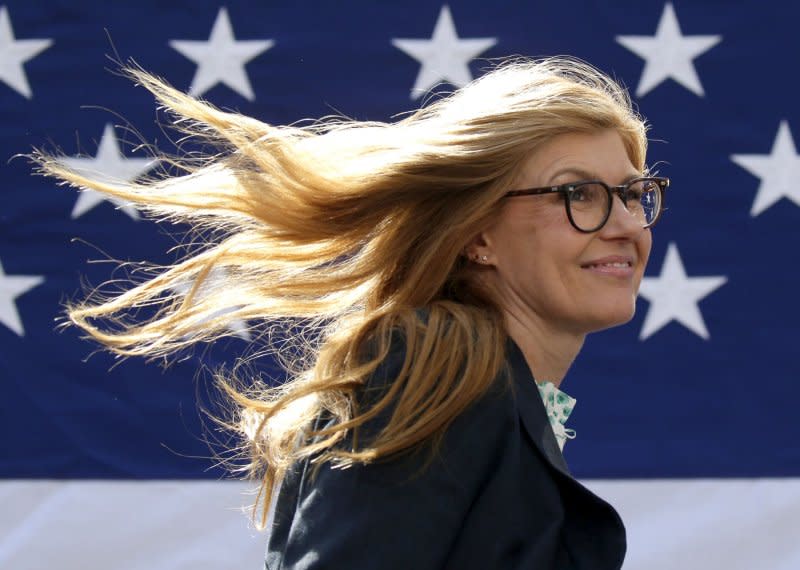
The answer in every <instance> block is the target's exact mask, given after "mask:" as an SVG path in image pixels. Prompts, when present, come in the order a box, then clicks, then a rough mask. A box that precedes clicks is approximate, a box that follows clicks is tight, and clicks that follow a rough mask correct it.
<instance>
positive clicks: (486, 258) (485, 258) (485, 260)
mask: <svg viewBox="0 0 800 570" xmlns="http://www.w3.org/2000/svg"><path fill="white" fill-rule="evenodd" d="M481 261H483V262H484V263H486V262H487V261H489V258H488V257H486V256H485V255H483V256H481Z"/></svg>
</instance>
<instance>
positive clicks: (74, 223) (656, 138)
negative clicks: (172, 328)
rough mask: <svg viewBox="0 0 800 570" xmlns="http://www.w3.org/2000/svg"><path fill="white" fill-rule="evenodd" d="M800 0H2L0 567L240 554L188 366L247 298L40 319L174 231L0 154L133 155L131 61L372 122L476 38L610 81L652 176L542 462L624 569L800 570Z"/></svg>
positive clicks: (141, 95) (414, 98) (470, 67)
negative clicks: (574, 60) (650, 213)
mask: <svg viewBox="0 0 800 570" xmlns="http://www.w3.org/2000/svg"><path fill="white" fill-rule="evenodd" d="M798 20H800V7H797V6H794V5H792V4H790V3H782V2H755V1H753V0H741V1H738V2H714V1H711V0H695V1H692V2H689V1H682V0H681V1H674V2H662V1H655V0H648V1H645V2H642V1H639V0H637V1H634V0H621V1H618V2H611V3H605V2H592V1H589V0H565V1H562V2H553V1H546V0H535V1H530V2H494V3H486V2H476V1H467V0H464V1H459V2H452V3H451V4H440V3H437V2H430V1H428V2H424V1H421V0H415V1H408V2H403V3H396V2H392V3H388V2H387V3H382V2H368V1H350V2H336V3H334V2H303V3H290V2H259V3H255V2H244V1H231V2H227V3H226V4H217V3H212V2H205V1H203V2H197V1H193V2H186V1H178V0H175V1H172V2H156V1H154V0H141V1H139V2H100V1H89V0H86V1H81V0H78V1H74V2H61V1H52V2H40V1H30V0H28V1H22V0H19V1H17V0H13V1H8V2H5V3H4V4H0V116H1V117H2V121H0V155H1V156H3V157H4V160H3V161H2V162H0V169H2V170H1V171H2V175H1V176H0V195H1V196H2V198H3V200H2V206H1V207H0V358H2V360H1V361H0V362H1V363H0V377H1V378H2V393H3V397H2V398H0V428H2V440H0V441H2V453H0V496H2V505H3V507H2V509H0V530H1V531H2V532H0V567H2V568H13V569H20V568H44V567H50V566H55V565H58V567H59V568H126V569H127V568H131V569H134V568H148V569H155V568H159V569H160V568H165V569H166V568H170V569H174V568H193V569H198V568H220V569H221V568H232V567H240V568H243V567H252V568H256V567H261V566H262V565H263V562H262V553H263V536H261V535H258V534H257V533H256V532H255V531H253V530H252V529H251V528H250V527H249V526H248V520H247V517H246V516H244V515H242V514H241V513H240V512H239V507H241V506H242V505H246V504H247V503H248V502H249V501H250V500H251V497H250V496H248V495H247V494H246V493H245V492H244V491H246V490H247V489H248V488H249V487H248V485H246V484H242V483H231V482H224V481H222V479H223V478H224V475H225V472H224V468H223V467H221V466H220V465H219V464H218V462H217V461H216V459H215V458H214V456H213V452H212V451H213V449H214V446H211V448H210V447H209V441H208V440H209V439H213V438H214V437H215V434H217V432H216V431H215V428H214V426H213V425H209V423H208V420H207V417H206V416H205V415H204V413H203V412H202V410H201V407H202V406H204V405H206V404H207V403H208V401H209V394H208V383H207V380H208V378H207V377H206V376H203V375H198V374H197V371H198V369H199V368H200V367H201V366H203V365H205V366H215V365H218V364H222V363H232V362H233V361H234V360H235V358H236V356H237V355H240V354H242V353H243V351H244V350H245V349H246V347H247V345H248V342H249V337H248V334H247V332H246V325H247V323H235V322H234V323H231V331H230V332H231V335H230V339H229V340H225V341H222V342H218V343H215V344H214V345H211V346H206V347H203V348H202V349H200V350H197V351H196V352H194V353H192V354H190V355H187V356H186V357H185V358H182V359H181V360H180V361H178V362H176V363H174V364H173V365H171V366H169V367H163V366H160V363H159V362H156V363H145V362H142V361H139V360H135V359H128V360H124V361H120V360H117V359H115V358H113V357H111V356H109V355H107V354H105V353H102V352H96V351H95V349H96V347H95V346H93V345H91V344H89V343H87V342H86V341H84V340H81V338H80V334H79V333H78V332H77V331H76V330H75V329H71V328H67V329H57V328H56V324H57V323H56V321H55V319H56V318H57V317H58V316H59V315H61V314H62V311H63V309H62V304H63V303H64V302H65V301H66V300H68V299H71V298H75V297H76V296H78V295H79V293H80V291H81V290H82V287H84V286H86V285H89V286H93V285H98V284H100V283H102V282H104V281H106V280H108V279H110V278H113V279H120V280H124V279H126V278H127V277H128V275H127V274H125V273H124V272H119V271H117V272H113V265H112V264H110V263H88V261H89V260H98V259H116V260H122V261H141V260H147V261H152V262H155V263H169V262H170V261H173V260H174V258H173V257H171V256H170V255H171V254H170V253H169V251H170V249H171V248H173V247H174V246H175V244H176V238H175V237H174V236H173V235H172V234H171V233H170V231H171V230H173V229H175V228H171V227H170V226H160V225H156V224H153V223H150V222H147V221H145V220H143V218H142V216H141V215H140V214H139V212H137V211H136V209H135V208H133V207H131V206H130V205H127V204H124V203H120V202H116V201H114V200H111V199H108V198H106V197H103V196H101V195H99V194H96V193H93V192H82V193H78V192H76V191H74V190H70V189H67V188H64V187H58V186H57V185H55V184H54V183H53V182H52V181H51V180H45V179H43V178H40V177H33V176H31V174H30V172H31V167H30V164H29V163H28V162H27V161H26V160H25V159H24V158H13V159H12V157H13V156H14V155H16V154H18V153H26V152H29V151H30V149H31V148H32V147H34V146H35V147H44V148H45V149H49V150H51V151H53V150H58V151H60V152H62V153H63V154H64V156H65V157H66V158H65V160H66V161H67V162H68V164H70V165H71V166H73V167H76V168H79V169H85V170H91V171H95V172H97V173H99V174H100V175H102V176H113V177H116V178H121V179H125V180H132V179H134V178H136V177H138V176H141V175H144V174H147V173H148V172H151V171H152V170H153V169H154V168H155V167H157V161H155V160H154V159H153V158H152V155H151V154H149V153H147V152H144V151H143V150H142V149H141V148H137V146H138V145H139V144H140V143H141V142H147V143H148V144H150V145H152V146H153V147H154V148H156V149H158V150H161V151H164V152H170V151H173V152H174V150H175V146H174V141H173V139H172V138H171V137H170V133H169V132H168V131H167V130H165V129H164V128H163V125H161V123H162V122H163V120H164V117H163V116H161V115H158V114H157V113H156V111H155V105H154V102H153V99H152V97H151V96H150V95H149V94H148V93H147V92H146V91H145V90H144V89H141V88H137V87H135V86H134V85H133V84H132V83H131V82H130V81H129V80H128V79H126V78H125V77H122V76H121V75H120V74H119V73H118V70H119V65H118V62H119V61H127V60H129V59H133V60H135V61H136V62H137V63H138V64H139V65H141V66H142V67H143V68H145V69H147V70H149V71H152V72H153V73H155V74H157V75H159V76H162V77H164V78H165V79H166V80H167V81H169V82H170V83H171V84H173V85H175V86H176V87H178V88H180V89H182V90H185V91H187V92H189V93H191V94H193V95H196V96H199V97H202V98H205V99H208V100H209V101H211V102H213V103H214V104H216V105H218V106H220V107H223V108H226V109H234V110H238V111H241V112H242V113H245V114H247V115H252V116H254V117H257V118H259V119H261V120H263V121H266V122H269V123H273V124H287V123H292V122H295V121H298V120H301V119H305V118H309V117H312V118H313V117H320V116H324V115H330V114H344V115H347V116H350V117H353V118H356V119H364V120H391V119H392V117H394V116H396V115H397V114H398V113H402V112H404V111H408V110H411V109H414V108H416V107H418V106H419V105H421V104H423V102H424V101H425V97H424V94H425V93H426V92H427V91H428V90H430V89H431V88H437V86H439V88H440V89H444V90H447V89H452V88H453V87H458V86H461V85H464V84H466V83H467V82H469V81H470V80H471V79H473V78H475V77H477V76H479V75H480V74H481V73H483V72H484V71H485V70H486V69H487V68H488V67H489V65H490V60H492V59H494V58H500V57H504V56H509V55H524V56H547V55H560V54H569V55H573V56H576V57H579V58H582V59H585V60H587V61H589V62H590V63H592V64H593V65H595V66H597V67H599V68H600V69H602V70H604V71H606V72H607V73H609V74H611V75H612V76H613V77H615V78H616V79H617V80H619V81H621V82H622V83H624V84H625V85H626V86H627V87H628V88H629V90H630V92H631V95H632V97H633V99H634V101H635V104H636V105H637V107H638V109H639V110H640V112H641V113H642V114H643V115H644V116H645V117H646V118H647V119H648V122H649V123H650V125H651V129H650V131H649V138H650V148H649V154H648V161H649V164H650V166H651V167H652V169H653V170H654V171H657V172H658V174H659V175H664V176H669V177H670V178H671V179H672V185H671V186H670V188H669V189H668V193H667V197H666V205H667V211H666V212H665V214H664V216H663V217H662V220H661V221H660V222H659V224H658V226H656V227H655V228H654V230H653V241H654V245H653V250H652V254H651V258H650V263H649V266H648V269H647V272H646V275H645V278H644V281H643V283H642V287H641V291H640V299H639V301H638V305H637V313H636V316H635V318H634V319H633V321H632V322H631V323H629V324H628V325H626V326H623V327H619V328H616V329H613V330H609V331H605V332H602V333H598V334H594V335H591V336H590V337H589V338H588V339H587V342H586V345H585V347H584V349H583V351H582V353H581V354H580V356H579V357H578V359H577V361H576V362H575V364H574V365H573V367H572V369H571V370H570V371H569V374H568V376H567V378H566V379H565V381H564V383H563V384H562V387H563V388H564V389H565V390H566V391H567V392H568V393H569V394H570V395H572V396H574V397H575V398H577V401H578V403H577V406H576V407H575V410H574V412H573V413H572V415H571V416H570V420H569V424H570V427H571V428H574V429H575V431H576V433H577V437H576V438H575V439H574V440H571V441H569V442H568V444H567V445H566V447H565V450H564V452H565V457H566V459H567V462H568V463H569V465H570V467H571V469H572V471H573V472H574V474H575V475H576V476H577V477H578V478H579V479H581V480H582V481H584V482H585V483H586V484H587V485H588V486H590V487H592V488H593V489H595V490H596V491H597V492H598V493H599V494H601V495H602V496H604V497H605V498H606V499H608V500H609V501H610V502H611V503H612V504H614V505H615V506H616V507H617V508H618V510H619V511H620V513H621V515H622V518H623V520H624V521H625V523H626V527H627V530H628V541H629V550H628V557H627V560H626V564H625V568H628V569H632V570H637V569H640V568H642V569H644V568H647V569H648V570H654V569H673V568H686V569H692V568H698V569H700V568H702V569H704V570H709V569H725V570H731V569H742V570H744V569H752V568H770V569H778V570H794V569H797V568H800V546H799V545H798V543H797V540H796V539H797V535H798V531H800V446H799V445H798V444H797V441H798V437H799V436H800V423H799V422H798V412H797V405H798V401H800V374H798V364H797V354H798V352H797V351H798V348H797V344H798V342H797V338H798V335H797V333H796V331H795V328H794V327H795V325H797V324H798V321H799V320H800V301H798V295H797V292H798V290H800V265H798V263H797V260H798V254H797V242H798V239H797V237H798V227H800V154H798V147H797V142H796V141H797V140H798V138H800V111H799V110H798V105H797V93H798V87H800V79H798V77H797V74H796V73H794V70H795V69H796V67H797V61H798V56H799V55H800V39H798V35H797V32H796V23H797V21H798ZM222 277H223V278H224V276H222ZM264 365H265V366H266V367H267V368H269V367H270V366H274V365H273V364H272V363H270V362H265V363H264ZM217 443H218V444H221V445H224V441H222V442H217Z"/></svg>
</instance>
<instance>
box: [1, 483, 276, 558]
mask: <svg viewBox="0 0 800 570" xmlns="http://www.w3.org/2000/svg"><path fill="white" fill-rule="evenodd" d="M252 487H253V486H252V485H247V484H243V483H237V482H216V481H207V482H206V481H204V482H198V481H135V482H134V481H75V480H73V481H24V480H16V481H13V480H4V481H0V505H2V507H0V512H1V513H2V514H0V568H9V569H14V570H28V569H31V570H33V569H37V570H39V569H45V568H58V569H59V570H71V569H75V570H78V569H81V570H84V569H87V568H89V569H93V570H94V569H113V570H145V569H148V570H181V569H184V568H185V569H187V570H188V569H190V568H191V569H192V570H222V569H226V570H229V569H231V568H242V569H248V568H252V569H257V568H263V567H264V541H265V537H264V535H263V534H261V533H258V532H257V531H255V530H254V529H253V528H252V525H250V520H249V516H248V515H245V514H244V513H243V511H242V507H243V506H245V505H247V504H249V502H250V501H251V500H252V496H250V495H248V494H246V493H247V491H249V490H252Z"/></svg>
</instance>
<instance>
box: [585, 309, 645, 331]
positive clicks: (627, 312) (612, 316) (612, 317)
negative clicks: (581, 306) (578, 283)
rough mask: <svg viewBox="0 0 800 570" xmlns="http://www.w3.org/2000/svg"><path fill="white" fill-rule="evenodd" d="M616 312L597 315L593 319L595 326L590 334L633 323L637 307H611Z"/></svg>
mask: <svg viewBox="0 0 800 570" xmlns="http://www.w3.org/2000/svg"><path fill="white" fill-rule="evenodd" d="M610 308H613V309H614V310H612V311H607V312H604V313H603V314H602V315H597V316H596V318H595V319H593V326H592V328H591V330H590V331H589V332H598V331H602V330H606V329H610V328H613V327H618V326H620V325H624V324H626V323H629V322H631V320H632V319H633V315H634V314H635V313H636V305H633V304H632V305H630V306H627V307H623V306H620V307H610Z"/></svg>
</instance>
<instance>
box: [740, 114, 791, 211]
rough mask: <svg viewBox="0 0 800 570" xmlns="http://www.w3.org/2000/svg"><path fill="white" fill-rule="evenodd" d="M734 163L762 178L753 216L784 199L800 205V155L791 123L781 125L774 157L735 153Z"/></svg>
mask: <svg viewBox="0 0 800 570" xmlns="http://www.w3.org/2000/svg"><path fill="white" fill-rule="evenodd" d="M731 160H732V161H733V162H735V163H736V164H738V165H739V166H741V167H742V168H744V169H745V170H747V171H748V172H749V173H750V174H754V175H756V176H758V177H759V178H760V179H761V185H760V186H759V187H758V194H757V195H756V199H755V201H754V202H753V207H752V208H751V209H750V215H751V216H753V217H755V216H757V215H759V214H760V213H761V212H763V211H764V210H766V209H767V208H769V207H770V206H772V205H773V204H774V203H775V202H777V201H778V200H780V199H781V198H783V197H786V198H789V199H790V200H792V201H793V202H794V203H795V204H797V205H798V206H800V186H799V185H798V179H800V155H798V154H797V150H796V148H795V146H794V140H792V133H791V131H790V130H789V123H788V122H787V121H781V124H780V125H779V126H778V134H777V135H775V142H774V143H772V152H771V153H770V154H733V155H731Z"/></svg>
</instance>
